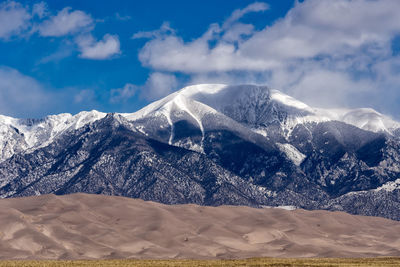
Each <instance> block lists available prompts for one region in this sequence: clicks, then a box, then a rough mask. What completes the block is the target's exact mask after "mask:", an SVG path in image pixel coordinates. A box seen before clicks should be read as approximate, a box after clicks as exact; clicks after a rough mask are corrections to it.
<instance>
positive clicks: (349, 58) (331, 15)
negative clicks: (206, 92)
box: [138, 0, 400, 113]
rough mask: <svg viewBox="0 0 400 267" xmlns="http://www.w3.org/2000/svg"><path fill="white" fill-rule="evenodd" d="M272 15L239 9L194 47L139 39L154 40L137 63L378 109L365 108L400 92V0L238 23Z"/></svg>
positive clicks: (344, 1) (301, 8) (169, 35)
mask: <svg viewBox="0 0 400 267" xmlns="http://www.w3.org/2000/svg"><path fill="white" fill-rule="evenodd" d="M267 9H268V5H266V4H263V3H255V4H252V5H249V6H248V7H245V8H243V9H238V10H235V11H234V12H233V13H232V15H231V16H230V17H229V18H228V19H227V20H226V21H225V22H223V23H221V24H211V25H210V27H209V29H208V30H207V31H206V32H205V33H204V34H203V35H201V36H200V37H198V38H197V39H193V40H190V41H185V40H184V39H183V38H181V37H180V36H178V35H177V34H176V32H174V31H173V29H170V30H168V31H166V30H163V29H160V30H158V31H153V32H148V33H141V34H138V35H139V36H140V37H147V38H150V40H149V41H148V42H147V43H146V44H145V45H144V46H143V47H142V49H141V50H140V53H139V60H140V61H141V62H142V64H143V65H144V66H147V67H149V68H151V69H152V70H153V71H161V72H172V73H174V72H180V73H185V74H187V75H189V76H190V77H191V78H192V80H193V81H198V80H205V79H206V78H207V77H208V78H211V79H212V80H213V81H215V80H218V79H220V80H221V81H232V82H237V81H238V80H242V81H245V82H249V81H253V82H257V83H259V82H265V83H267V84H269V85H271V86H273V87H275V88H277V89H281V90H284V91H286V92H289V93H291V94H293V95H294V96H298V97H300V98H303V99H308V101H309V102H313V103H317V104H318V103H319V104H320V105H344V104H349V105H365V104H367V105H369V104H370V105H374V103H372V102H373V101H366V102H365V103H359V102H360V101H361V99H363V100H364V101H365V100H366V99H368V98H371V99H374V101H375V102H376V103H378V102H381V103H382V102H384V99H385V98H386V97H387V96H388V92H392V93H391V94H392V95H393V94H395V93H393V92H395V91H396V92H397V91H398V90H397V89H395V88H397V85H396V82H395V81H398V78H397V77H398V76H399V74H400V68H399V67H397V68H396V67H393V64H395V63H394V60H393V59H394V58H396V56H393V51H392V47H391V42H392V40H393V38H395V37H396V36H398V35H400V20H399V19H398V18H399V16H398V10H400V1H398V0H379V1H375V0H336V1H320V0H306V1H303V2H301V3H300V2H297V1H296V2H295V5H294V7H293V8H292V9H291V10H290V11H289V12H288V13H287V14H286V15H285V17H283V18H282V19H279V20H277V21H276V22H275V23H274V24H272V25H269V26H266V27H265V28H264V29H262V30H255V27H254V25H251V24H243V23H241V22H240V21H239V20H240V19H241V18H242V17H243V16H244V15H246V14H247V13H248V12H260V11H265V10H267ZM389 59H391V60H389ZM388 60H389V61H388ZM397 61H399V60H397ZM381 62H386V63H385V64H383V63H382V64H381ZM384 65H385V66H386V67H383V66H384ZM389 69H390V71H389ZM383 77H385V78H383ZM389 81H390V82H389ZM397 84H398V83H397ZM390 88H392V89H390ZM329 95H332V97H329ZM397 95H398V96H399V95H400V93H397ZM378 99H381V100H378ZM396 99H399V97H397V98H396ZM378 109H379V108H378ZM394 109H395V108H393V109H392V113H394V111H393V110H394ZM397 110H398V109H397Z"/></svg>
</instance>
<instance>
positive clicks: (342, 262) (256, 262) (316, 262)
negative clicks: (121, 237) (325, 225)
mask: <svg viewBox="0 0 400 267" xmlns="http://www.w3.org/2000/svg"><path fill="white" fill-rule="evenodd" d="M3 266H7V267H13V266H23V267H28V266H29V267H39V266H40V267H45V266H60V267H61V266H62V267H64V266H65V267H68V266H117V267H118V266H149V267H150V266H155V267H161V266H166V267H173V266H179V267H180V266H204V267H205V266H312V267H314V266H325V267H327V266H330V267H333V266H350V267H356V266H400V258H354V259H352V258H340V259H333V258H311V259H310V258H307V259H277V258H260V259H245V260H77V261H56V260H55V261H25V260H21V261H0V267H3Z"/></svg>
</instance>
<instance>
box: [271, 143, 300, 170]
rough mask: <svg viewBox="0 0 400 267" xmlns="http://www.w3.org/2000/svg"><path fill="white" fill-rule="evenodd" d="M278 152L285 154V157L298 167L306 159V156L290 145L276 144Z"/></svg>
mask: <svg viewBox="0 0 400 267" xmlns="http://www.w3.org/2000/svg"><path fill="white" fill-rule="evenodd" d="M277 145H278V147H279V150H280V151H282V152H283V153H285V155H286V156H287V157H288V158H289V159H290V160H291V161H292V162H293V163H294V164H295V165H296V166H300V164H301V163H302V162H303V160H304V159H305V158H306V155H304V154H303V153H301V152H300V151H299V150H297V148H295V147H294V146H292V145H291V144H281V143H277Z"/></svg>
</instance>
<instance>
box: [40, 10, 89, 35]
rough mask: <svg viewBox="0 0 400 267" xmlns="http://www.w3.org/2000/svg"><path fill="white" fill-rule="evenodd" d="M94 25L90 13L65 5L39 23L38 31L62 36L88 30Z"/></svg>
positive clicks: (42, 33)
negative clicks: (55, 13)
mask: <svg viewBox="0 0 400 267" xmlns="http://www.w3.org/2000/svg"><path fill="white" fill-rule="evenodd" d="M93 26H94V22H93V19H92V17H91V16H90V15H88V14H86V13H85V12H83V11H80V10H74V11H72V10H71V8H70V7H65V8H63V9H62V10H61V11H59V12H58V13H57V15H55V16H51V17H50V18H49V19H47V20H46V21H44V22H43V23H41V24H40V25H39V33H40V35H42V36H55V37H57V36H63V35H68V34H74V33H78V32H81V31H84V30H90V29H92V28H93Z"/></svg>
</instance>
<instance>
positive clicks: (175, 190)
mask: <svg viewBox="0 0 400 267" xmlns="http://www.w3.org/2000/svg"><path fill="white" fill-rule="evenodd" d="M399 129H400V124H399V123H398V122H396V121H394V120H392V119H390V118H389V117H387V116H384V115H382V114H380V113H378V112H376V111H374V110H372V109H355V110H348V109H336V110H327V109H320V108H312V107H309V106H308V105H306V104H304V103H302V102H300V101H298V100H296V99H293V98H291V97H290V96H287V95H285V94H283V93H281V92H279V91H276V90H271V89H269V88H268V87H265V86H253V85H241V86H226V85H196V86H190V87H187V88H184V89H182V90H180V91H178V92H176V93H173V94H171V95H169V96H167V97H165V98H163V99H161V100H159V101H156V102H154V103H152V104H150V105H148V106H147V107H145V108H143V109H142V110H139V111H138V112H135V113H130V114H105V113H101V112H97V111H91V112H81V113H79V114H77V115H75V116H72V115H70V114H60V115H54V116H49V117H47V118H44V119H42V120H23V119H14V118H10V117H5V116H1V117H0V132H1V135H0V138H1V139H0V196H1V197H17V196H28V195H39V194H48V193H55V194H68V193H74V192H86V193H97V194H107V195H120V196H128V197H134V198H142V199H145V200H154V201H158V202H162V203H168V204H176V203H196V204H201V205H221V204H233V205H248V206H255V207H257V206H293V207H299V208H305V209H327V210H343V211H346V212H349V213H353V214H362V215H374V216H382V217H386V218H390V219H396V220H400V139H399V137H400V134H399V133H400V130H399Z"/></svg>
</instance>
